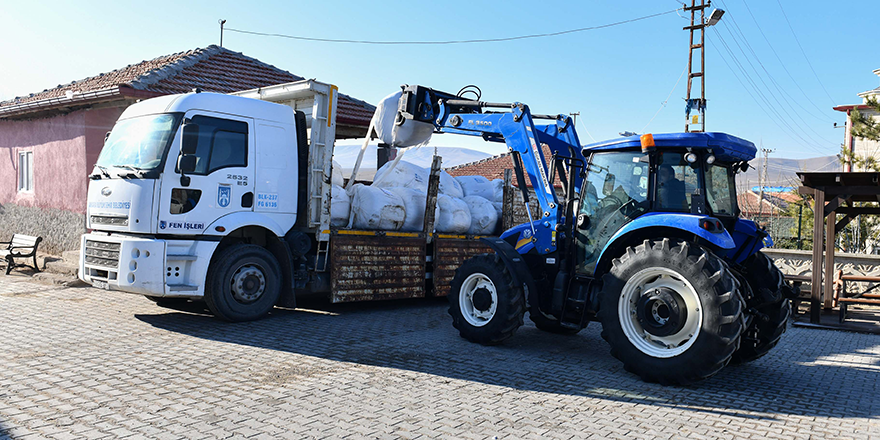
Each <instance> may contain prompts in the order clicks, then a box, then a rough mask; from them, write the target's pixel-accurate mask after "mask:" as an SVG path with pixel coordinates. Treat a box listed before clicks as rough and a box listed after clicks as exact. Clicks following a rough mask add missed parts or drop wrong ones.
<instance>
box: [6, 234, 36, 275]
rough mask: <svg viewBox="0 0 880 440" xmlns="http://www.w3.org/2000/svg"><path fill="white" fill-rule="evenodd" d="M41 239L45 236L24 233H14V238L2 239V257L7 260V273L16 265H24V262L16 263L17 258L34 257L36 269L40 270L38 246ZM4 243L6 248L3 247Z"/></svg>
mask: <svg viewBox="0 0 880 440" xmlns="http://www.w3.org/2000/svg"><path fill="white" fill-rule="evenodd" d="M41 241H43V237H34V236H31V235H24V234H13V235H12V240H10V241H0V258H2V259H3V260H2V261H5V262H6V275H9V272H12V269H14V268H15V267H16V266H24V265H23V264H19V265H16V264H15V259H16V258H33V259H34V270H36V271H37V272H39V271H40V268H39V266H37V247H38V246H39V245H40V242H41ZM4 245H5V248H2V246H4Z"/></svg>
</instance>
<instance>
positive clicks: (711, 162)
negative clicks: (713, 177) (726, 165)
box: [706, 154, 715, 165]
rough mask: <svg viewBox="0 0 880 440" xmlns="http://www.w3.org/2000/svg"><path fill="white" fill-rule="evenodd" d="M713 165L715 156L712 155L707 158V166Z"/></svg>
mask: <svg viewBox="0 0 880 440" xmlns="http://www.w3.org/2000/svg"><path fill="white" fill-rule="evenodd" d="M713 163H715V155H714V154H710V155H708V156H706V165H712V164H713Z"/></svg>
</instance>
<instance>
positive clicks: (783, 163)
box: [736, 156, 841, 189]
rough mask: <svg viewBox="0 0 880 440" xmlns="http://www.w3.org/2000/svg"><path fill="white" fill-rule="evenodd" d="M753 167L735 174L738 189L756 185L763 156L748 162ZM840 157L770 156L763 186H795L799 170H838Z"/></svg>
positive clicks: (839, 168) (797, 182)
mask: <svg viewBox="0 0 880 440" xmlns="http://www.w3.org/2000/svg"><path fill="white" fill-rule="evenodd" d="M750 164H751V166H752V167H754V168H749V170H748V171H746V172H745V173H743V174H740V175H738V176H737V178H736V179H737V184H738V186H739V188H740V189H751V188H752V187H753V186H758V184H759V176H760V173H761V172H762V170H763V169H764V168H763V167H764V158H763V157H758V158H756V159H754V160H753V161H751V162H750ZM840 170H841V165H840V159H838V158H837V156H823V157H812V158H809V159H785V158H777V157H772V156H771V157H770V158H769V160H768V161H767V183H765V184H764V186H792V187H797V186H798V185H799V183H800V181H799V180H798V177H797V174H796V173H797V172H799V171H827V172H832V171H840Z"/></svg>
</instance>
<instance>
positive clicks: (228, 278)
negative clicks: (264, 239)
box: [205, 244, 281, 322]
mask: <svg viewBox="0 0 880 440" xmlns="http://www.w3.org/2000/svg"><path fill="white" fill-rule="evenodd" d="M206 287H207V289H206V291H205V303H207V305H208V309H210V310H211V313H213V314H214V316H216V317H217V318H220V319H222V320H224V321H231V322H240V321H252V320H255V319H259V318H262V317H263V316H265V315H266V314H267V313H269V311H270V310H272V308H273V307H274V306H275V303H276V302H278V297H279V296H280V295H281V265H280V264H278V260H276V259H275V256H274V255H272V253H271V252H269V251H268V250H266V249H265V248H263V247H261V246H257V245H253V244H234V245H231V246H229V247H227V248H225V249H223V250H221V251H220V253H219V254H218V255H217V256H216V257H215V258H214V260H213V261H212V262H211V267H209V268H208V277H207V286H206Z"/></svg>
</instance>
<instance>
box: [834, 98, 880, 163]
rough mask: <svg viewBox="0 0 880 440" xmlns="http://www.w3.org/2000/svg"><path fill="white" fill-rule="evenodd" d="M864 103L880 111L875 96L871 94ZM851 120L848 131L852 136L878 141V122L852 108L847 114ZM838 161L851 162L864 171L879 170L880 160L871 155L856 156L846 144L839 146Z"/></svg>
mask: <svg viewBox="0 0 880 440" xmlns="http://www.w3.org/2000/svg"><path fill="white" fill-rule="evenodd" d="M865 105H867V106H868V107H871V108H872V109H873V110H874V111H876V112H878V113H880V102H878V101H877V98H875V97H873V96H871V97H869V98H868V99H867V101H866V102H865ZM849 118H850V121H852V129H851V130H850V133H851V134H852V136H853V137H858V138H862V139H866V140H870V141H880V123H878V122H877V121H875V120H874V118H873V117H871V116H870V115H864V114H862V112H860V111H859V109H857V108H854V109H853V110H852V112H850V115H849ZM840 161H841V162H843V163H844V164H846V163H852V164H853V167H854V169H856V168H861V169H863V170H865V171H880V162H878V161H877V159H876V158H875V157H873V156H866V157H858V156H856V155H855V153H854V152H852V151H850V150H849V148H847V147H846V145H842V146H841V148H840Z"/></svg>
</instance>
